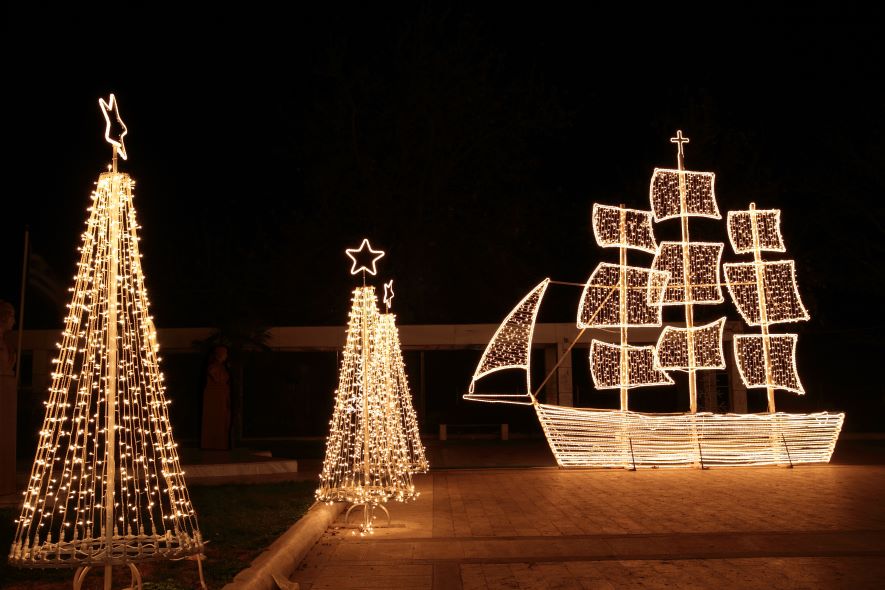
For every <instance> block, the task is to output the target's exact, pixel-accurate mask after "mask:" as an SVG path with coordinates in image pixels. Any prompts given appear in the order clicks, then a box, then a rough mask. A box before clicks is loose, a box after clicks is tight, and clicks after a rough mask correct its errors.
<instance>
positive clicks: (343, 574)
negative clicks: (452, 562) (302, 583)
mask: <svg viewBox="0 0 885 590" xmlns="http://www.w3.org/2000/svg"><path fill="white" fill-rule="evenodd" d="M391 588H397V589H401V588H405V589H408V590H432V589H433V566H431V565H405V566H403V565H396V566H395V565H391V564H384V565H371V566H362V565H357V566H354V565H341V566H329V567H326V568H325V569H324V571H323V573H322V575H321V576H320V577H318V578H317V579H316V580H315V581H314V582H313V584H312V585H311V590H326V589H335V590H338V589H340V590H362V589H379V590H389V589H391Z"/></svg>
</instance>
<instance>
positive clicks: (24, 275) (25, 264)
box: [15, 225, 31, 395]
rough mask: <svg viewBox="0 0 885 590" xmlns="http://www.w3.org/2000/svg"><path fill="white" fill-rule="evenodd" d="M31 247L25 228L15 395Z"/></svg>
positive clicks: (28, 232) (23, 329)
mask: <svg viewBox="0 0 885 590" xmlns="http://www.w3.org/2000/svg"><path fill="white" fill-rule="evenodd" d="M30 247H31V234H30V228H29V227H28V226H27V225H26V226H25V249H24V253H23V254H22V288H21V293H20V295H19V300H18V301H19V303H18V349H17V350H16V353H15V394H16V395H18V386H19V384H20V383H21V374H22V337H23V336H24V333H25V287H26V286H27V284H28V259H29V258H30V257H29V256H28V251H29V249H30Z"/></svg>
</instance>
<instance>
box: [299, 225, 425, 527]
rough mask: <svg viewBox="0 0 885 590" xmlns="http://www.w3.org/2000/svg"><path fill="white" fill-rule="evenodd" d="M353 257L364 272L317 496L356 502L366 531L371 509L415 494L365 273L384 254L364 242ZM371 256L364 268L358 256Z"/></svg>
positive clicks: (372, 270)
mask: <svg viewBox="0 0 885 590" xmlns="http://www.w3.org/2000/svg"><path fill="white" fill-rule="evenodd" d="M347 255H348V256H350V257H351V259H352V260H353V267H352V268H351V274H354V275H355V274H358V273H362V274H363V286H362V287H357V288H356V289H355V290H354V292H353V298H352V300H351V302H352V304H351V310H350V319H349V321H348V326H347V341H346V343H345V347H344V352H343V359H342V362H341V371H340V373H339V377H338V389H337V390H336V392H335V409H334V411H333V415H332V420H331V422H330V430H329V437H328V439H327V440H326V457H325V460H324V462H323V470H322V472H321V473H320V487H319V489H317V491H316V497H317V499H318V500H320V501H324V502H335V501H343V502H350V503H352V504H353V506H351V507H350V509H349V510H348V512H350V510H352V509H353V508H354V507H356V506H362V507H363V508H364V510H363V515H364V518H363V523H362V525H361V531H362V532H364V533H365V532H371V531H372V528H373V524H372V523H373V520H374V510H375V508H381V509H382V510H383V511H385V512H386V511H387V509H386V508H385V507H384V503H385V502H387V501H388V500H397V501H400V502H403V501H406V500H411V499H414V498H416V497H417V495H418V493H417V492H416V491H415V486H414V484H413V483H412V471H413V468H412V466H411V464H410V452H409V444H408V438H407V435H406V431H405V428H404V421H403V416H402V412H401V410H400V403H399V399H398V396H397V392H396V389H395V387H393V385H392V379H391V378H390V375H391V366H392V363H391V361H390V358H389V354H388V353H387V351H386V350H385V349H388V348H389V347H388V346H386V345H385V344H384V340H386V339H388V336H386V335H385V334H387V333H388V332H389V330H386V329H384V328H383V327H382V326H381V324H382V320H381V314H380V313H379V311H378V298H377V296H376V295H375V288H374V287H372V286H366V285H365V273H366V272H368V273H369V274H371V275H374V274H376V270H375V263H376V262H377V260H378V259H379V258H381V257H382V256H384V252H382V251H380V250H372V247H371V246H370V245H369V241H368V240H363V242H362V245H361V246H360V248H358V249H350V250H347ZM367 255H368V256H369V257H371V262H369V263H368V265H366V264H363V263H361V262H359V261H358V258H363V257H365V256H367Z"/></svg>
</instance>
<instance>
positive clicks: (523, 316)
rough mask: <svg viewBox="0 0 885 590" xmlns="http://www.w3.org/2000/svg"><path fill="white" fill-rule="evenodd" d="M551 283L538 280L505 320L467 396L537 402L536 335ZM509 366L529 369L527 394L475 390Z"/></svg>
mask: <svg viewBox="0 0 885 590" xmlns="http://www.w3.org/2000/svg"><path fill="white" fill-rule="evenodd" d="M549 286H550V279H544V280H543V281H541V282H540V283H538V284H537V285H536V286H535V287H534V288H533V289H532V290H531V291H529V292H528V294H527V295H526V296H525V297H523V298H522V300H521V301H520V302H519V303H517V304H516V307H514V308H513V309H512V310H511V311H510V313H509V314H508V315H507V317H506V318H505V319H504V321H503V322H501V325H500V326H498V329H497V330H496V331H495V334H494V336H492V339H491V340H490V341H489V343H488V344H487V345H486V348H485V350H484V351H483V353H482V357H480V359H479V363H478V364H477V366H476V370H475V371H474V372H473V377H472V378H471V380H470V387H469V389H468V392H467V393H466V394H464V399H469V400H473V401H480V402H489V403H504V404H517V405H531V404H532V403H533V402H534V398H533V396H532V382H531V381H532V371H531V362H532V336H533V335H534V333H535V322H536V321H537V319H538V311H539V310H540V308H541V301H542V300H543V299H544V294H545V293H546V292H547V287H549ZM508 369H521V370H523V371H525V379H526V392H525V393H475V391H476V382H477V381H479V380H480V379H482V378H483V377H485V376H486V375H490V374H491V373H496V372H498V371H506V370H508Z"/></svg>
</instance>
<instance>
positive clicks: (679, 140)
mask: <svg viewBox="0 0 885 590" xmlns="http://www.w3.org/2000/svg"><path fill="white" fill-rule="evenodd" d="M688 142H689V139H688V138H687V137H683V136H682V129H677V130H676V137H671V138H670V143H675V144H676V145H677V147H678V151H677V152H676V161H677V163H678V166H679V170H685V152H684V151H683V149H682V144H684V143H688Z"/></svg>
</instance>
